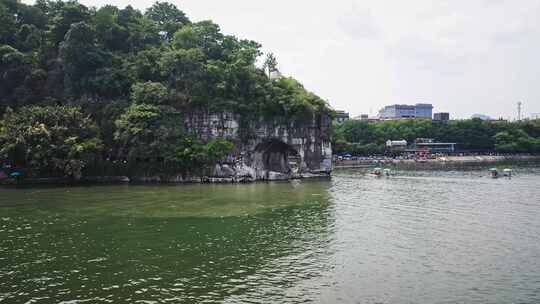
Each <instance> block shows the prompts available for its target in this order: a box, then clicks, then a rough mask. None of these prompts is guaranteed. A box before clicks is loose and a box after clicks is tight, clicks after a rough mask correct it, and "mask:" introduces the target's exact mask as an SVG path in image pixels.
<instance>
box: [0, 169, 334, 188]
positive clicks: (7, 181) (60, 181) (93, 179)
mask: <svg viewBox="0 0 540 304" xmlns="http://www.w3.org/2000/svg"><path fill="white" fill-rule="evenodd" d="M330 176H331V174H330V173H329V172H310V173H309V172H306V173H302V174H298V173H297V174H285V173H280V172H273V171H269V172H268V173H267V174H266V175H265V177H264V178H258V179H255V178H253V177H252V176H250V175H242V176H237V175H231V176H224V175H221V176H202V177H201V176H182V175H153V176H131V177H130V176H83V177H82V178H81V179H80V180H73V179H70V178H66V177H35V178H20V179H14V178H4V179H0V185H6V186H7V185H68V184H129V183H131V184H235V183H246V184H247V183H255V182H278V181H291V180H300V179H324V178H330Z"/></svg>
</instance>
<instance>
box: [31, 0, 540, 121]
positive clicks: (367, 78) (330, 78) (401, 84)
mask: <svg viewBox="0 0 540 304" xmlns="http://www.w3.org/2000/svg"><path fill="white" fill-rule="evenodd" d="M23 2H25V3H29V4H32V3H33V2H34V1H31V0H23ZM80 2H81V3H82V4H84V5H87V6H95V7H100V6H103V5H105V4H111V5H116V6H118V7H121V8H123V7H125V6H127V5H132V6H133V7H135V8H137V9H139V10H141V11H143V12H144V10H145V9H146V8H148V7H149V6H151V5H152V4H153V2H154V1H152V0H137V1H127V0H80ZM167 2H170V3H173V4H175V5H176V6H177V7H178V8H179V9H181V10H182V11H184V12H185V13H186V15H187V16H188V17H189V18H190V19H191V20H192V21H195V22H196V21H201V20H212V21H214V22H215V23H217V24H218V25H220V26H221V29H222V32H223V33H225V34H230V35H234V36H237V37H239V38H243V39H251V40H255V41H257V42H259V43H261V44H262V45H263V51H264V52H265V53H266V52H273V53H274V54H275V55H276V57H277V59H278V62H279V66H278V68H279V69H280V71H281V72H282V73H283V74H284V75H286V76H292V77H294V78H296V79H298V80H299V81H301V82H302V83H303V84H304V85H305V87H306V88H307V89H308V90H310V91H312V92H314V93H316V94H318V95H319V96H321V97H322V98H324V99H326V100H328V101H329V103H330V104H331V105H332V107H333V108H335V109H337V110H345V111H347V112H349V113H351V116H357V115H360V114H371V115H373V116H374V115H376V114H377V112H378V110H379V109H380V108H382V107H384V106H385V105H390V104H415V103H432V104H433V106H434V112H450V115H451V118H469V117H471V115H473V114H485V115H489V116H491V117H493V118H499V117H503V118H505V119H515V118H516V117H517V102H518V101H522V102H523V111H522V113H523V116H525V117H529V116H531V115H532V114H533V113H540V85H537V81H538V80H537V79H538V77H537V75H538V71H540V58H539V56H538V54H540V18H538V17H539V16H540V1H537V0H520V1H519V5H518V4H516V2H515V1H506V0H453V1H432V0H411V1H401V0H341V1H332V2H330V1H313V0H311V1H310V0H295V1H285V0H275V1H272V2H271V3H270V2H268V1H259V0H228V1H210V0H183V1H177V0H173V1H167Z"/></svg>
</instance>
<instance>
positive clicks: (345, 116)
mask: <svg viewBox="0 0 540 304" xmlns="http://www.w3.org/2000/svg"><path fill="white" fill-rule="evenodd" d="M349 118H350V117H349V113H347V112H345V111H340V110H336V118H334V122H337V123H342V122H344V121H346V120H349Z"/></svg>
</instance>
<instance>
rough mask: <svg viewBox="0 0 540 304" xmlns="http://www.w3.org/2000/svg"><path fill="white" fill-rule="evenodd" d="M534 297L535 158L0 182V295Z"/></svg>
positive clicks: (4, 298) (539, 236)
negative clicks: (443, 165)
mask: <svg viewBox="0 0 540 304" xmlns="http://www.w3.org/2000/svg"><path fill="white" fill-rule="evenodd" d="M305 302H312V303H540V167H538V166H525V167H515V175H514V177H513V178H512V179H506V178H500V179H491V178H489V177H488V175H487V168H484V167H476V168H464V169H452V170H432V171H425V170H407V171H397V175H396V176H393V177H391V178H374V177H371V176H370V175H369V173H368V171H366V170H345V171H336V172H335V173H334V176H333V178H332V179H331V180H319V181H293V182H290V183H257V184H245V185H243V184H240V185H180V186H178V185H167V186H151V185H150V186H149V185H114V186H71V187H38V188H0V303H70V304H74V303H305Z"/></svg>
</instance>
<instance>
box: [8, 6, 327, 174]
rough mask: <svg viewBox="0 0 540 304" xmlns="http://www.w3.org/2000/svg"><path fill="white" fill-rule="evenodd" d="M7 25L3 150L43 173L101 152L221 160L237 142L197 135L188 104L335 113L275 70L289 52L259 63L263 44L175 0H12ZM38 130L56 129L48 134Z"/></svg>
mask: <svg viewBox="0 0 540 304" xmlns="http://www.w3.org/2000/svg"><path fill="white" fill-rule="evenodd" d="M0 24H1V25H2V26H0V114H2V113H4V119H3V121H2V122H1V126H2V129H1V132H0V145H1V146H2V147H3V148H2V150H1V152H2V155H0V160H1V159H4V160H9V161H11V162H12V163H14V164H15V165H17V166H21V167H27V168H29V170H30V171H31V172H32V174H36V175H37V174H42V173H47V174H52V173H53V171H54V172H55V174H59V173H58V172H65V174H66V175H71V176H74V175H80V172H75V173H73V172H74V171H77V170H76V169H73V167H74V166H79V167H84V166H83V163H85V162H86V163H91V162H94V163H95V162H96V161H99V160H95V159H94V158H95V157H93V158H92V159H90V158H89V156H88V155H91V154H92V153H90V152H93V153H94V156H95V155H100V156H102V157H101V158H102V159H122V160H123V161H126V160H127V161H140V160H148V162H149V163H152V162H159V163H164V162H165V163H167V162H169V164H168V165H167V166H168V167H171V166H172V167H174V166H177V167H179V168H181V169H183V170H184V171H190V170H193V169H194V168H200V167H201V164H205V165H211V162H215V161H216V160H217V158H219V157H218V156H220V155H221V156H223V155H224V152H226V151H229V150H231V149H232V148H231V146H230V145H227V144H224V143H223V142H219V143H204V144H203V143H200V142H197V141H196V140H195V139H194V138H192V136H191V135H189V134H188V133H187V132H186V131H185V130H184V127H183V120H182V113H186V112H187V111H203V112H224V111H227V112H233V113H236V114H239V115H240V117H241V119H242V120H243V121H244V122H249V121H256V120H261V119H266V120H271V121H275V120H281V121H282V122H286V123H294V122H298V123H301V122H303V121H305V120H310V121H311V120H313V119H314V118H315V117H316V116H317V115H322V114H330V113H331V110H330V108H329V107H328V105H327V103H326V102H325V101H324V100H322V99H321V98H319V97H318V96H316V95H315V94H313V93H310V92H308V91H307V90H306V89H304V87H303V86H302V85H301V84H300V83H299V82H297V81H296V80H294V79H292V78H281V79H274V80H272V79H270V77H269V75H268V73H267V72H266V71H267V70H270V71H274V70H277V62H276V60H275V57H274V56H273V55H271V56H270V57H269V58H271V60H270V61H269V62H267V64H265V65H264V66H263V67H258V66H257V65H256V62H257V59H258V58H259V56H261V55H262V53H261V51H260V45H259V44H258V43H256V42H254V41H250V40H242V39H238V38H236V37H234V36H230V35H225V34H223V33H222V32H221V30H220V28H219V26H218V25H216V24H214V23H213V22H211V21H201V22H192V21H190V20H189V18H188V17H187V16H186V15H185V14H184V12H182V11H181V10H180V9H178V8H177V7H175V6H174V5H172V4H170V3H165V2H156V3H155V4H154V5H153V6H152V7H150V8H148V9H147V10H146V12H140V11H138V10H136V9H134V8H132V7H131V6H127V7H125V8H118V7H115V6H110V5H107V6H103V7H101V8H93V7H90V8H88V7H86V6H84V5H82V4H80V3H78V2H77V1H73V0H70V1H59V0H57V1H51V0H37V1H36V3H35V5H26V4H23V3H21V2H19V1H18V0H2V1H0ZM77 120H79V121H77ZM241 125H245V124H241ZM36 128H37V129H36ZM38 129H39V130H41V131H39V130H38ZM59 130H69V131H59ZM34 131H35V132H38V131H39V132H45V133H46V134H49V135H50V136H49V135H48V136H43V137H40V138H39V142H38V141H35V140H37V137H39V136H36V135H33V133H32V132H34ZM248 131H249V130H248ZM79 132H80V133H79ZM242 134H244V133H242ZM61 142H65V143H64V144H60V143H61ZM80 145H82V146H84V148H80V147H79V146H80ZM48 147H51V149H50V150H49V151H45V150H48ZM73 149H74V150H73ZM220 149H221V151H217V150H220ZM72 150H73V151H75V150H76V151H78V152H76V153H75V152H73V151H72ZM14 151H21V153H22V154H19V153H18V152H17V153H16V152H14ZM40 151H41V152H40ZM97 151H101V153H97V154H96V152H97ZM14 155H18V157H16V158H15V157H14ZM53 159H55V160H61V161H59V162H56V163H54V164H53V163H51V161H52V160H53ZM156 160H158V161H156ZM70 161H77V162H78V163H77V165H75V164H74V163H73V164H71V163H70ZM66 166H68V167H69V169H66ZM66 170H67V171H69V174H68V173H67V171H66ZM79 171H80V170H79Z"/></svg>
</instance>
